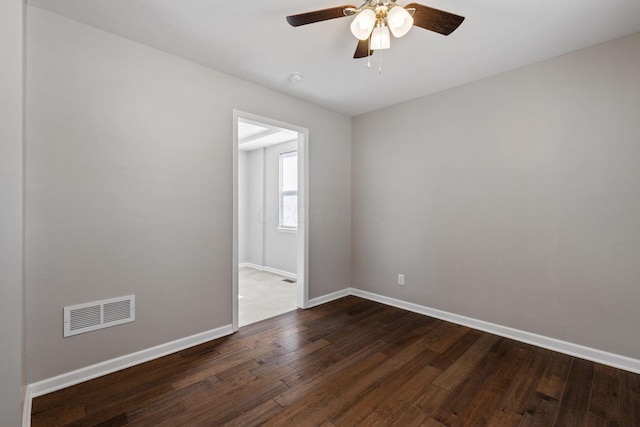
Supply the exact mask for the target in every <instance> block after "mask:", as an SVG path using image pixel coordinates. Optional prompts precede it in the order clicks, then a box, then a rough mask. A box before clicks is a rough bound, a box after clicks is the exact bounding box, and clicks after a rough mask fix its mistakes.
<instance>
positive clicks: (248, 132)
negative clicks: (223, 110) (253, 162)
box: [238, 119, 298, 151]
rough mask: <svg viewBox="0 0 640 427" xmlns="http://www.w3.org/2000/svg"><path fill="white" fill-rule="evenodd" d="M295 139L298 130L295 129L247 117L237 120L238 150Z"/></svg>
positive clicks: (252, 148) (254, 148) (296, 138)
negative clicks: (255, 120)
mask: <svg viewBox="0 0 640 427" xmlns="http://www.w3.org/2000/svg"><path fill="white" fill-rule="evenodd" d="M297 140H298V132H296V131H293V130H289V129H283V128H279V127H277V126H271V125H267V124H265V123H259V122H254V121H253V120H248V119H239V120H238V149H239V150H242V151H251V150H256V149H258V148H266V147H271V146H272V145H276V144H281V143H283V142H289V141H297Z"/></svg>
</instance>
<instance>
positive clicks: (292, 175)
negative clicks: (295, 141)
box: [280, 152, 298, 191]
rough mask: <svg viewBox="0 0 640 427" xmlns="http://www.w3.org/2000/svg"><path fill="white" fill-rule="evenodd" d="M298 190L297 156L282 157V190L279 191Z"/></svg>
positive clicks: (288, 154)
mask: <svg viewBox="0 0 640 427" xmlns="http://www.w3.org/2000/svg"><path fill="white" fill-rule="evenodd" d="M297 189H298V154H297V153H295V152H294V153H286V154H283V155H282V188H281V189H280V190H281V191H297Z"/></svg>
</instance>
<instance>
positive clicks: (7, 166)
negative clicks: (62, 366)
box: [0, 0, 24, 426]
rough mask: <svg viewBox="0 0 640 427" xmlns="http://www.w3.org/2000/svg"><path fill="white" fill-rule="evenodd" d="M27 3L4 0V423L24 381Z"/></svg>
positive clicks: (0, 410)
mask: <svg viewBox="0 0 640 427" xmlns="http://www.w3.org/2000/svg"><path fill="white" fill-rule="evenodd" d="M22 91H23V4H22V1H20V0H11V1H3V2H0V414H2V415H1V419H0V424H2V425H6V426H18V425H20V420H21V415H22V411H21V409H22V408H21V399H22V394H21V389H22V385H23V382H24V381H23V352H22V345H23V302H22V296H23V288H22V170H23V168H22V114H23V107H22V102H23V101H22Z"/></svg>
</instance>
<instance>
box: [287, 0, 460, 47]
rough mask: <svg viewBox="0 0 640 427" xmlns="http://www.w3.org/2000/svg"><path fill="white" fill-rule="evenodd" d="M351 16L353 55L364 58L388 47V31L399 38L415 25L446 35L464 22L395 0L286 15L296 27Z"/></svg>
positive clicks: (371, 1) (429, 8) (422, 6)
mask: <svg viewBox="0 0 640 427" xmlns="http://www.w3.org/2000/svg"><path fill="white" fill-rule="evenodd" d="M353 15H355V18H354V20H353V21H352V22H351V33H352V34H353V35H354V36H355V37H356V38H357V39H358V40H359V42H358V46H357V47H356V52H355V54H354V55H353V57H354V58H365V57H367V56H370V55H371V54H372V53H373V51H374V50H382V49H389V47H390V45H391V36H390V34H389V32H391V34H393V35H394V36H395V37H397V38H399V37H402V36H404V35H405V34H407V32H409V30H410V29H411V27H412V26H414V25H415V26H417V27H421V28H425V29H427V30H430V31H435V32H436V33H440V34H443V35H445V36H447V35H449V34H451V33H452V32H453V31H454V30H455V29H456V28H458V26H460V24H461V23H462V21H464V17H462V16H458V15H455V14H453V13H449V12H445V11H443V10H439V9H434V8H432V7H428V6H424V5H421V4H418V3H410V4H408V5H406V6H404V7H403V6H400V5H399V4H397V3H396V0H366V1H365V2H364V3H363V4H362V5H361V6H360V7H355V6H351V5H345V6H337V7H331V8H329V9H321V10H315V11H312V12H307V13H300V14H298V15H291V16H287V22H288V23H289V24H291V25H292V26H294V27H299V26H300V25H306V24H313V23H314V22H320V21H326V20H329V19H335V18H342V17H344V16H353Z"/></svg>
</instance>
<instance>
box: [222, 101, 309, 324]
mask: <svg viewBox="0 0 640 427" xmlns="http://www.w3.org/2000/svg"><path fill="white" fill-rule="evenodd" d="M233 116H234V117H233V266H232V268H233V273H232V281H233V284H232V289H233V291H232V299H233V301H232V307H233V320H232V326H233V330H234V331H235V330H237V329H238V328H239V327H241V326H245V325H247V324H250V323H253V322H256V321H259V320H262V319H265V318H268V317H273V316H275V315H278V314H282V313H285V312H287V311H291V310H294V309H296V308H298V307H299V308H306V307H307V306H308V299H309V297H308V295H309V293H308V212H307V208H306V207H307V206H308V145H307V144H308V130H307V129H305V128H301V127H299V126H295V125H291V124H288V123H283V122H279V121H276V120H273V119H269V118H266V117H260V116H256V115H254V114H250V113H245V112H242V111H238V110H234V115H233Z"/></svg>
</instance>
